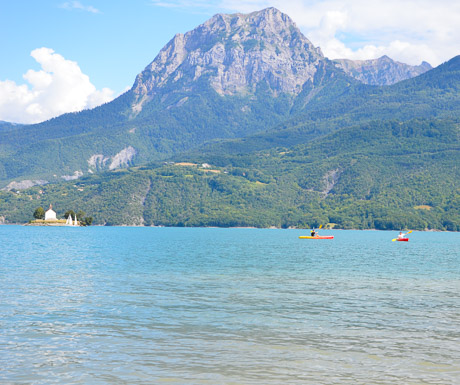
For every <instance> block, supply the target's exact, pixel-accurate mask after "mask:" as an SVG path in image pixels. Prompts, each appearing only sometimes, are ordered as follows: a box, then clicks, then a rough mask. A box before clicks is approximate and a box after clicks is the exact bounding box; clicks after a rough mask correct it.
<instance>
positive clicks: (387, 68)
mask: <svg viewBox="0 0 460 385" xmlns="http://www.w3.org/2000/svg"><path fill="white" fill-rule="evenodd" d="M334 63H335V65H336V67H339V68H341V69H342V70H344V71H345V72H346V73H347V74H348V75H350V76H353V77H354V78H356V79H358V80H360V81H361V82H363V83H365V84H372V85H380V86H383V85H390V84H394V83H397V82H400V81H402V80H406V79H410V78H413V77H415V76H418V75H421V74H423V73H424V72H426V71H428V70H430V69H432V67H431V65H430V64H429V63H427V62H422V64H420V65H418V66H412V65H409V64H405V63H400V62H398V61H395V60H393V59H391V58H389V57H388V56H386V55H384V56H382V57H379V58H378V59H371V60H349V59H336V60H334Z"/></svg>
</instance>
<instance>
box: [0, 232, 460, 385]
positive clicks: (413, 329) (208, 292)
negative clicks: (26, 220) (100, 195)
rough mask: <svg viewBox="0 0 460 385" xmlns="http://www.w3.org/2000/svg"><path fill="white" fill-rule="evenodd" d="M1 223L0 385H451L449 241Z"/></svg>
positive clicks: (456, 333) (459, 273) (454, 361)
mask: <svg viewBox="0 0 460 385" xmlns="http://www.w3.org/2000/svg"><path fill="white" fill-rule="evenodd" d="M308 233H309V232H308V231H306V230H304V231H302V230H274V229H273V230H272V229H217V228H147V227H145V228H142V227H140V228H133V227H88V228H71V227H60V228H53V227H24V226H0V298H1V302H0V326H1V334H0V368H1V369H0V383H5V384H55V383H57V384H161V383H168V384H315V385H318V384H388V385H390V384H392V385H393V384H414V385H415V384H459V383H460V234H459V233H441V232H414V233H412V234H410V235H409V238H410V241H409V242H391V239H392V238H395V237H396V235H397V232H385V231H351V230H350V231H345V230H342V231H341V230H335V231H332V230H321V231H320V234H321V235H326V234H327V235H334V237H335V239H333V240H300V239H298V236H299V235H308Z"/></svg>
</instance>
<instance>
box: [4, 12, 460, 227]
mask: <svg viewBox="0 0 460 385" xmlns="http://www.w3.org/2000/svg"><path fill="white" fill-rule="evenodd" d="M459 88H460V56H458V57H455V58H453V59H452V60H450V61H449V62H446V63H444V64H442V65H440V66H438V67H436V68H434V69H432V70H429V71H427V72H425V73H423V74H421V75H419V76H417V77H414V78H411V79H407V80H404V81H400V82H398V83H396V84H393V85H387V86H376V85H368V84H363V83H362V82H361V81H358V80H356V79H355V78H354V77H352V76H350V75H349V74H347V73H346V72H345V71H344V70H343V69H341V68H338V67H337V63H334V62H332V61H330V60H328V59H327V58H325V57H324V56H323V55H322V53H321V51H320V50H319V49H317V48H315V47H314V46H313V45H312V44H311V43H310V42H309V41H308V39H307V38H306V37H304V36H303V35H302V34H301V33H300V31H299V30H298V28H297V27H296V26H295V24H294V23H293V22H292V21H291V20H290V19H289V17H288V16H286V15H284V14H282V13H281V12H279V11H277V10H276V9H274V8H268V9H265V10H262V11H260V12H254V13H251V14H248V15H243V14H234V15H216V16H214V17H213V18H211V19H210V20H209V21H207V22H206V23H204V24H202V25H201V26H199V27H197V28H196V29H195V30H193V31H190V32H188V33H186V34H184V35H180V34H179V35H176V36H175V37H174V38H173V39H172V40H171V41H170V42H169V43H168V44H167V45H166V46H165V47H164V48H163V49H162V50H161V51H160V53H159V54H158V55H157V57H156V58H155V59H154V60H153V61H152V63H151V64H149V65H148V66H147V67H146V69H145V70H144V71H143V72H142V73H140V74H139V75H138V76H137V78H136V80H135V82H134V85H133V87H132V89H131V90H130V91H128V92H126V93H125V94H124V95H122V96H120V97H119V98H117V99H115V100H114V101H112V102H111V103H107V104H105V105H103V106H100V107H98V108H95V109H93V110H86V111H82V112H79V113H72V114H65V115H63V116H61V117H58V118H55V119H51V120H50V121H47V122H44V123H41V124H36V125H28V126H10V125H7V126H5V127H4V128H3V129H0V183H1V185H0V186H2V187H3V186H7V190H11V191H3V192H0V219H1V221H6V222H8V223H11V222H21V221H25V220H28V219H30V215H31V213H32V212H33V211H34V209H35V208H36V207H37V206H40V205H41V206H44V207H45V206H47V205H48V204H49V203H53V207H56V211H57V212H58V214H59V213H60V212H61V211H62V213H63V212H65V211H66V210H68V209H72V210H83V211H85V212H86V213H87V214H89V215H91V216H93V217H94V223H96V224H112V225H113V224H130V225H169V226H171V225H175V226H198V225H206V226H258V227H267V226H278V227H290V226H295V227H303V226H312V225H317V224H320V223H327V222H330V223H335V224H336V225H337V226H338V227H341V228H354V227H356V228H372V227H376V228H381V229H390V228H401V227H410V228H414V229H415V228H417V229H424V228H433V229H448V230H460V214H459V212H458V209H459V205H458V202H460V197H459V188H460V186H459V180H460V174H459V170H458V165H457V163H458V153H459V147H460V146H459V136H460V134H459V127H460V92H459V91H460V89H459ZM1 127H3V126H1ZM48 182H60V183H48ZM33 184H40V186H33V187H29V188H26V187H28V186H32V185H33Z"/></svg>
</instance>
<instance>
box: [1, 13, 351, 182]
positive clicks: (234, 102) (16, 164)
mask: <svg viewBox="0 0 460 385" xmlns="http://www.w3.org/2000/svg"><path fill="white" fill-rule="evenodd" d="M354 83H356V82H355V80H354V79H352V78H350V77H348V76H347V75H346V74H345V73H343V71H341V70H340V69H337V68H336V67H335V66H334V65H333V63H332V62H330V61H329V60H327V59H326V58H324V56H323V55H322V53H321V51H320V50H319V49H317V48H315V47H314V46H313V45H312V44H311V42H310V41H309V40H308V39H307V38H306V37H304V36H303V35H302V33H301V32H300V31H299V29H298V28H297V27H296V26H295V24H294V23H293V22H292V20H291V19H290V18H289V17H288V16H287V15H285V14H283V13H281V12H279V11H278V10H276V9H274V8H268V9H265V10H262V11H260V12H254V13H251V14H248V15H243V14H233V15H216V16H214V17H213V18H211V19H210V20H209V21H207V22H206V23H204V24H202V25H200V26H198V27H197V28H196V29H194V30H193V31H190V32H188V33H186V34H185V35H182V34H178V35H176V36H175V37H174V38H173V39H172V40H171V41H170V42H169V43H168V44H167V45H166V46H165V47H164V48H163V49H162V50H161V51H160V53H159V54H158V55H157V57H156V58H155V59H154V61H153V62H152V63H151V64H150V65H148V66H147V67H146V69H145V70H144V71H143V72H142V73H141V74H139V75H138V76H137V78H136V80H135V83H134V85H133V88H132V89H131V90H130V91H128V92H127V93H125V94H124V95H122V96H120V97H119V98H117V99H116V100H114V101H113V102H111V103H108V104H106V105H103V106H100V107H98V108H96V109H94V110H89V111H82V112H79V113H72V114H65V115H63V116H61V117H58V118H55V119H51V120H50V121H47V122H44V123H41V124H36V125H30V126H23V127H18V128H17V129H16V130H13V131H8V132H0V183H2V184H3V185H6V184H8V183H9V182H11V181H16V182H19V181H22V180H24V179H40V180H48V181H59V180H62V178H64V179H66V178H70V177H73V176H77V175H87V174H88V173H93V172H100V171H102V170H110V169H114V168H119V167H126V166H129V165H134V164H143V163H145V162H149V161H153V160H159V159H165V158H167V157H169V156H171V155H174V154H175V153H179V152H183V151H186V150H189V149H191V148H194V147H197V146H199V145H201V144H202V143H204V142H207V141H211V140H215V139H222V138H238V137H244V136H247V135H251V134H253V133H256V132H261V131H263V130H265V129H266V128H267V127H273V126H275V125H277V124H280V123H281V122H283V121H284V120H285V119H286V118H289V117H291V116H294V115H296V114H298V113H300V112H301V111H303V110H304V109H308V105H309V104H310V103H311V102H312V101H313V100H315V99H317V98H319V97H321V98H322V99H323V100H324V101H326V100H328V99H331V98H332V99H334V98H336V97H337V96H339V95H340V94H341V93H343V92H346V91H347V88H348V87H349V86H350V85H351V84H354ZM43 154H46V156H43Z"/></svg>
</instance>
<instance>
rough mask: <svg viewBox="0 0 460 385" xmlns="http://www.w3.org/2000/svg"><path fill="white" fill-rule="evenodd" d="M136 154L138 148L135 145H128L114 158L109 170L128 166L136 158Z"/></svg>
mask: <svg viewBox="0 0 460 385" xmlns="http://www.w3.org/2000/svg"><path fill="white" fill-rule="evenodd" d="M134 155H136V150H135V149H134V147H132V146H128V147H126V148H124V149H123V150H121V151H120V152H119V153H118V154H116V155H115V156H114V157H113V158H112V163H110V165H109V170H115V169H116V168H120V167H127V166H128V163H129V162H130V161H131V160H132V159H133V158H134Z"/></svg>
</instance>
